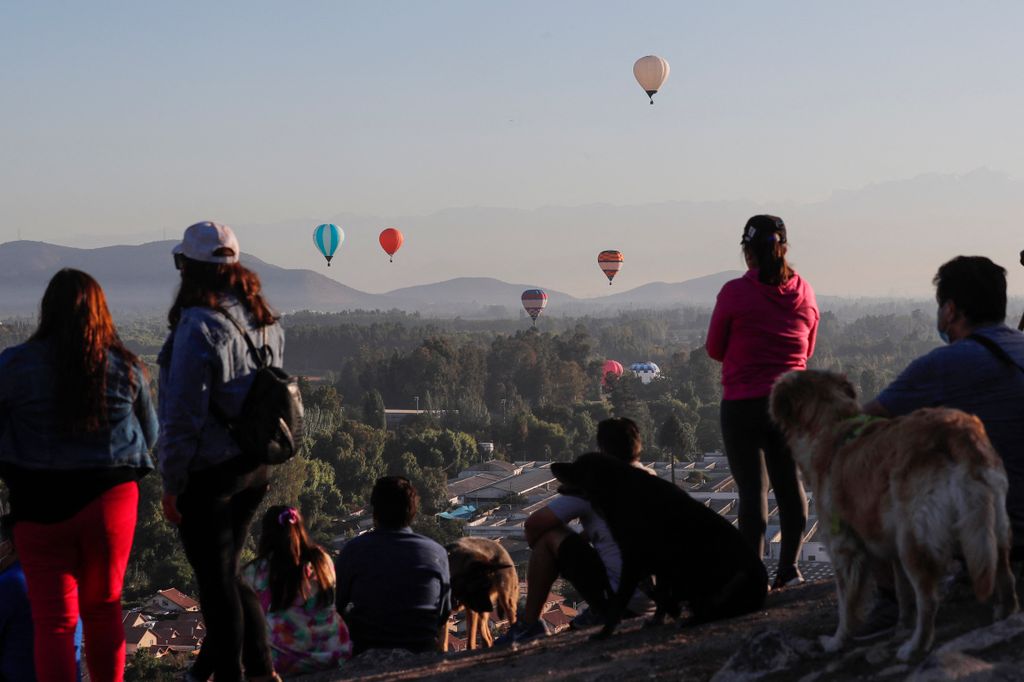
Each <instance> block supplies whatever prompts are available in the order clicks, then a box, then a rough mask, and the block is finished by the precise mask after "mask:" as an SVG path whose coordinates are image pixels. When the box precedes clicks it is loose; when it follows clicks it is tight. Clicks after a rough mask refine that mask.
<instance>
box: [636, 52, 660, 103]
mask: <svg viewBox="0 0 1024 682" xmlns="http://www.w3.org/2000/svg"><path fill="white" fill-rule="evenodd" d="M633 75H634V76H636V82H637V83H639V84H640V87H641V88H643V89H644V92H646V93H647V96H648V97H650V98H651V104H654V93H656V92H657V91H658V90H660V89H661V86H662V84H664V82H665V80H666V79H667V78H668V62H667V61H665V60H664V59H662V58H661V57H655V56H654V55H653V54H652V55H647V56H646V57H641V58H640V59H638V60H636V64H633Z"/></svg>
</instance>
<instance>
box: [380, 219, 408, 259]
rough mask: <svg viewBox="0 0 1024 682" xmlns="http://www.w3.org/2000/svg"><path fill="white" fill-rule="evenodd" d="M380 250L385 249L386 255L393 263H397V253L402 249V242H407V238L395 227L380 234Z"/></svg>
mask: <svg viewBox="0 0 1024 682" xmlns="http://www.w3.org/2000/svg"><path fill="white" fill-rule="evenodd" d="M379 241H380V248H382V249H384V253H386V254H388V255H389V256H391V262H392V263H393V262H394V261H395V253H396V252H397V251H398V250H399V249H400V248H402V242H403V241H405V237H403V236H402V233H401V232H400V231H398V230H397V229H395V228H393V227H389V228H387V229H386V230H384V231H383V232H381V233H380V237H379Z"/></svg>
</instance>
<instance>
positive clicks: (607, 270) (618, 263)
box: [597, 251, 625, 286]
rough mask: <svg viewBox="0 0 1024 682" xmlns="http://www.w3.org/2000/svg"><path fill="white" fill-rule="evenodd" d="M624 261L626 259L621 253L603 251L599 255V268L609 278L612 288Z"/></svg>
mask: <svg viewBox="0 0 1024 682" xmlns="http://www.w3.org/2000/svg"><path fill="white" fill-rule="evenodd" d="M623 260H625V258H624V257H623V256H622V252H621V251H602V252H601V253H599V254H597V266H598V267H599V268H601V271H602V272H603V273H604V274H605V277H607V278H608V285H609V286H611V283H612V280H613V279H614V278H615V275H617V274H618V272H619V268H621V267H622V262H623Z"/></svg>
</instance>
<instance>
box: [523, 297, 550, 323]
mask: <svg viewBox="0 0 1024 682" xmlns="http://www.w3.org/2000/svg"><path fill="white" fill-rule="evenodd" d="M522 298H523V307H524V308H526V312H527V313H529V315H530V319H532V320H533V324H534V326H536V325H537V316H538V315H540V311H542V310H544V306H546V305H547V304H548V295H547V294H546V293H544V291H543V290H542V289H527V290H526V291H524V292H523V297H522Z"/></svg>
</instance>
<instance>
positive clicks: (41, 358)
mask: <svg viewBox="0 0 1024 682" xmlns="http://www.w3.org/2000/svg"><path fill="white" fill-rule="evenodd" d="M54 353H55V351H54V349H53V346H52V344H51V343H50V342H49V341H47V340H45V339H43V340H39V341H27V342H25V343H23V344H21V345H18V346H13V347H11V348H8V349H7V350H5V351H4V352H3V353H0V462H3V463H4V464H13V465H15V466H18V467H23V468H25V469H36V470H40V469H43V470H63V471H68V470H74V469H105V468H108V467H124V466H127V467H133V468H136V469H143V470H146V471H148V470H150V469H152V468H153V460H152V459H150V457H149V450H150V448H151V447H152V446H153V444H154V443H155V442H156V438H157V420H156V412H155V411H154V409H153V399H152V396H151V395H150V385H149V379H148V376H147V375H146V374H145V373H144V372H143V371H142V369H141V368H140V367H138V366H129V365H128V364H127V363H126V362H125V361H124V360H123V359H122V358H121V357H120V356H119V355H117V354H116V353H112V352H111V353H108V355H107V419H108V421H109V429H106V430H104V431H102V432H99V433H96V434H88V435H83V436H71V435H68V434H66V433H62V432H63V431H64V430H63V429H62V428H61V425H60V424H59V423H58V416H57V405H56V397H57V367H56V363H55V361H54V360H55V358H54Z"/></svg>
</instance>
